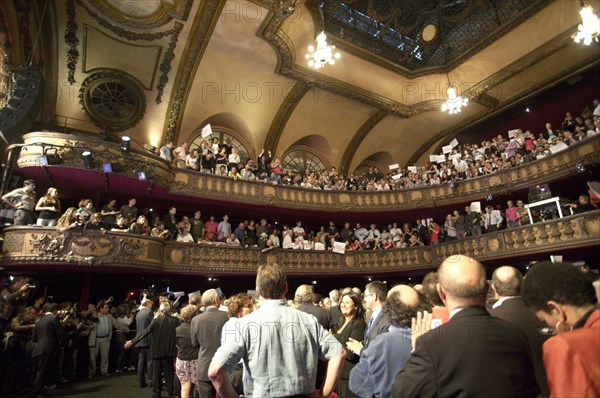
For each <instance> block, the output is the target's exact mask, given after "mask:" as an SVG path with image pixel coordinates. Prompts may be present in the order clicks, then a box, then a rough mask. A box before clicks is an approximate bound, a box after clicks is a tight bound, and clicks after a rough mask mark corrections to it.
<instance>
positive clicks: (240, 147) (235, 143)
mask: <svg viewBox="0 0 600 398" xmlns="http://www.w3.org/2000/svg"><path fill="white" fill-rule="evenodd" d="M215 137H217V138H218V139H219V145H221V144H223V143H225V142H226V141H227V140H230V142H229V143H228V144H229V145H231V146H232V147H235V148H236V149H237V151H238V154H239V155H240V160H241V163H246V162H247V161H248V159H249V158H250V155H249V152H248V150H247V149H246V146H245V145H244V144H243V143H242V142H241V141H240V140H239V139H237V138H236V137H235V136H234V135H232V134H229V133H226V132H224V131H217V130H213V132H212V134H211V135H209V136H207V137H204V138H202V135H198V136H197V137H196V138H194V139H193V140H192V142H190V146H189V149H188V152H190V153H191V152H192V149H194V148H199V147H200V143H202V141H204V140H206V141H210V142H212V140H213V139H214V138H215Z"/></svg>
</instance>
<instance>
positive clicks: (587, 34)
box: [573, 4, 600, 46]
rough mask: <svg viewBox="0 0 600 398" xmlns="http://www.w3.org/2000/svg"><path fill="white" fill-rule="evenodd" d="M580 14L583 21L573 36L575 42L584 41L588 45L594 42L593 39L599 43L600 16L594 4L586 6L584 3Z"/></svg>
mask: <svg viewBox="0 0 600 398" xmlns="http://www.w3.org/2000/svg"><path fill="white" fill-rule="evenodd" d="M579 15H581V23H580V24H579V26H578V30H577V34H576V35H575V36H574V37H573V40H575V43H581V42H582V41H583V44H585V45H586V46H589V45H590V44H592V41H595V42H596V43H598V35H599V34H600V20H599V19H598V16H596V14H594V9H593V8H592V6H590V5H587V6H584V5H583V4H582V7H581V9H580V10H579Z"/></svg>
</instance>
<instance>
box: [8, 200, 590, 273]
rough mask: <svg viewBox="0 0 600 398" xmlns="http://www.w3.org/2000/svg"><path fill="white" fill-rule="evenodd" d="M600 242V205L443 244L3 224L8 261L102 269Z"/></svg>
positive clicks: (336, 268)
mask: <svg viewBox="0 0 600 398" xmlns="http://www.w3.org/2000/svg"><path fill="white" fill-rule="evenodd" d="M599 246H600V210H596V211H592V212H588V213H583V214H578V215H573V216H569V217H565V218H562V219H556V220H550V221H546V222H543V223H537V224H533V225H529V226H525V227H520V228H515V229H508V230H502V231H498V232H495V233H490V234H485V235H483V236H481V237H471V238H468V239H465V240H463V241H454V242H448V243H443V244H440V245H438V246H423V247H418V248H408V249H398V250H386V251H382V252H378V251H350V252H346V253H345V254H337V253H333V252H330V251H303V250H281V249H277V250H273V251H270V252H267V253H262V252H261V251H260V250H258V249H255V248H249V249H244V248H239V247H229V246H217V245H207V244H201V245H196V244H193V243H176V242H163V241H161V240H158V239H154V238H150V237H146V236H139V235H128V234H121V233H102V232H98V231H86V230H84V231H76V232H70V231H66V232H58V231H56V230H54V229H49V228H40V227H11V228H7V229H6V230H5V231H4V245H3V249H2V258H1V261H2V265H3V266H4V267H5V268H6V269H13V270H14V269H22V270H24V271H26V270H27V269H31V267H32V266H34V265H36V266H38V267H39V266H40V265H41V266H43V267H45V266H46V265H48V266H52V265H56V264H58V265H63V266H67V267H74V268H79V267H97V268H102V269H103V270H106V271H110V270H118V269H138V270H147V271H152V272H165V273H186V274H198V275H226V274H239V275H251V274H254V273H255V272H256V268H257V267H258V265H260V264H263V263H267V262H276V263H278V264H279V265H281V266H283V267H284V269H285V270H286V272H287V273H288V274H290V275H305V276H313V275H314V276H319V275H321V276H322V275H339V276H344V275H349V274H353V275H369V274H382V273H392V272H400V271H411V270H424V269H434V268H436V267H438V266H439V264H440V263H441V261H442V260H443V259H444V258H446V257H448V256H450V255H456V254H458V255H468V256H470V257H473V258H476V259H478V260H481V261H487V260H500V259H510V258H517V257H520V256H524V255H533V254H541V253H547V252H557V251H558V252H560V251H561V250H567V249H568V250H571V249H577V248H589V247H599Z"/></svg>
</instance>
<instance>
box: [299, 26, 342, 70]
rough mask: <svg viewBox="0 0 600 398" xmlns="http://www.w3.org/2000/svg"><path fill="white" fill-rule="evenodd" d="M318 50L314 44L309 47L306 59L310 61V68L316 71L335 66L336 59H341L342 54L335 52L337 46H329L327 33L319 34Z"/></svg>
mask: <svg viewBox="0 0 600 398" xmlns="http://www.w3.org/2000/svg"><path fill="white" fill-rule="evenodd" d="M316 40H317V48H315V47H314V46H313V45H312V44H311V45H310V46H308V52H307V53H306V59H307V60H308V66H310V67H311V68H315V69H321V68H322V67H324V66H325V65H327V64H329V65H333V64H335V60H336V59H340V57H341V54H340V53H339V52H338V51H335V52H334V50H335V46H330V45H328V44H327V35H326V34H325V31H322V32H321V33H319V35H318V36H317V38H316Z"/></svg>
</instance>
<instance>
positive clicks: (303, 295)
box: [294, 285, 332, 330]
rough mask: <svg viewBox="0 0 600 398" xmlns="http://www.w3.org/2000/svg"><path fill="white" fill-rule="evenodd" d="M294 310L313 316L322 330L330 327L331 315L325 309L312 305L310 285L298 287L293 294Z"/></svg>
mask: <svg viewBox="0 0 600 398" xmlns="http://www.w3.org/2000/svg"><path fill="white" fill-rule="evenodd" d="M294 302H295V303H296V309H297V310H299V311H303V312H306V313H307V314H311V315H314V317H315V318H317V321H318V322H319V324H320V325H321V326H323V328H324V329H326V330H330V329H331V327H332V322H331V315H330V313H329V311H327V310H326V309H325V308H321V307H319V306H317V305H314V304H313V288H312V286H310V285H300V286H298V288H297V289H296V293H295V294H294Z"/></svg>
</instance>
